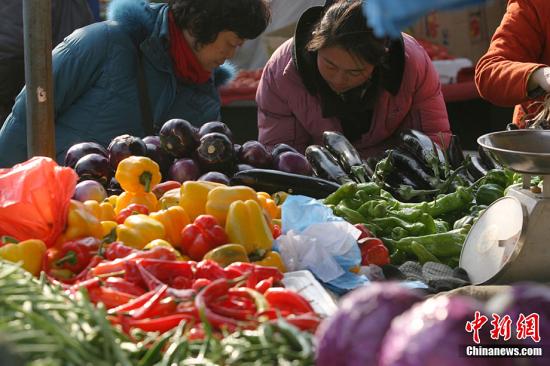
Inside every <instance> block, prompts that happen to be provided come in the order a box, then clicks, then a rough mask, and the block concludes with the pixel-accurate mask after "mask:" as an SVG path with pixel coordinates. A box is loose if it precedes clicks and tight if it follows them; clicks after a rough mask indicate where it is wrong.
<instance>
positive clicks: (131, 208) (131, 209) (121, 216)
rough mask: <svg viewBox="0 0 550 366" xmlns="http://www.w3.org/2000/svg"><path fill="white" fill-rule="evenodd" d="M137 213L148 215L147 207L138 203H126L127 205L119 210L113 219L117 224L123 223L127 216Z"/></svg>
mask: <svg viewBox="0 0 550 366" xmlns="http://www.w3.org/2000/svg"><path fill="white" fill-rule="evenodd" d="M139 214H143V215H149V208H148V207H147V206H145V205H142V204H140V203H132V204H131V205H128V207H125V208H123V209H122V210H120V212H119V213H118V215H116V218H115V220H116V222H117V224H124V221H125V220H126V219H127V218H128V216H131V215H139Z"/></svg>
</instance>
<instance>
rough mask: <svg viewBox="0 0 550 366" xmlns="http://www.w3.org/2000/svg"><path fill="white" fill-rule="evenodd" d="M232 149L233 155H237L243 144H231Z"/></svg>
mask: <svg viewBox="0 0 550 366" xmlns="http://www.w3.org/2000/svg"><path fill="white" fill-rule="evenodd" d="M233 150H234V151H235V156H237V157H238V156H239V155H240V154H241V151H242V150H243V145H241V144H233Z"/></svg>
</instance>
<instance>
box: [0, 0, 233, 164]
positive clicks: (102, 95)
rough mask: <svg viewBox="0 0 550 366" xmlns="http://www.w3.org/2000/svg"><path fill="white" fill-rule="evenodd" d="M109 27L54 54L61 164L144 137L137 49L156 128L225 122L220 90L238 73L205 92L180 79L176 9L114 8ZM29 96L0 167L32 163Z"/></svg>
mask: <svg viewBox="0 0 550 366" xmlns="http://www.w3.org/2000/svg"><path fill="white" fill-rule="evenodd" d="M109 19H110V20H108V21H105V22H101V23H95V24H91V25H89V26H86V27H84V28H81V29H78V30H76V31H75V32H74V33H72V34H71V35H70V36H68V37H67V38H66V39H65V40H64V41H63V42H62V43H61V44H59V45H58V46H57V47H56V48H55V49H54V51H53V56H52V57H53V61H52V62H53V82H54V94H55V95H54V108H55V144H56V145H55V146H56V155H57V156H56V159H57V161H58V162H59V163H61V162H63V159H64V157H65V153H66V151H67V150H68V149H69V147H71V146H72V145H73V144H75V143H78V142H82V141H94V142H97V143H99V144H101V145H103V146H108V144H109V143H110V141H111V140H112V138H113V137H116V136H118V135H122V134H130V135H134V136H143V135H144V130H143V128H142V120H141V110H140V104H139V92H138V86H137V85H138V82H137V57H138V56H137V55H138V54H137V47H138V46H139V47H140V49H141V51H142V53H143V67H144V72H145V77H146V80H147V84H148V85H147V86H148V94H149V100H150V104H151V109H152V113H153V119H154V121H155V127H156V128H157V129H158V128H160V126H161V125H162V124H163V123H164V122H165V121H167V120H168V119H171V118H183V119H186V120H188V121H189V122H191V123H192V124H194V125H196V126H200V125H201V124H203V123H205V122H208V121H213V120H217V119H219V114H220V97H219V94H218V90H217V86H219V85H220V84H222V83H224V82H226V81H227V80H228V79H229V77H230V76H231V73H232V70H231V68H228V67H225V68H224V67H222V68H220V69H217V70H216V72H214V73H213V76H212V77H211V78H210V80H209V81H208V82H206V83H205V84H200V85H194V84H184V83H183V82H182V81H180V80H178V79H176V76H175V74H174V70H173V67H172V61H171V59H170V56H169V52H168V42H169V40H168V37H169V32H168V6H167V5H165V4H149V3H148V2H146V1H143V0H142V1H136V0H114V1H113V2H112V3H111V7H110V9H109ZM25 103H26V89H25V88H23V90H22V91H21V93H20V94H19V95H18V96H17V99H16V102H15V105H14V107H13V110H12V113H11V114H10V115H9V116H8V118H7V119H6V122H5V123H4V126H3V127H2V129H1V130H0V167H10V166H12V165H14V164H16V163H19V162H21V161H24V160H26V159H27V137H26V111H25Z"/></svg>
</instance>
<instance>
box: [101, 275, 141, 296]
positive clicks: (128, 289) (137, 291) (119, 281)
mask: <svg viewBox="0 0 550 366" xmlns="http://www.w3.org/2000/svg"><path fill="white" fill-rule="evenodd" d="M96 278H97V277H96ZM105 285H106V286H107V287H110V288H112V289H115V290H117V291H121V292H125V293H127V294H130V295H134V296H141V295H143V294H144V293H145V290H144V289H143V288H141V287H139V286H136V285H135V284H133V283H132V282H130V281H126V280H125V279H123V278H120V277H109V278H107V279H106V280H105Z"/></svg>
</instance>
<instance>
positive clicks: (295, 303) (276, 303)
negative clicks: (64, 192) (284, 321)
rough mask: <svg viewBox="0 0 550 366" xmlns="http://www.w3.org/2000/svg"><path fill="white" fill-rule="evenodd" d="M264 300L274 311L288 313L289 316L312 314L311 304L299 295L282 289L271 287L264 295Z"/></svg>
mask: <svg viewBox="0 0 550 366" xmlns="http://www.w3.org/2000/svg"><path fill="white" fill-rule="evenodd" d="M264 296H265V299H266V300H267V302H268V303H269V305H271V306H272V307H274V308H275V309H278V310H284V311H288V312H290V313H291V314H305V313H313V312H314V310H313V308H312V307H311V304H310V303H309V302H308V301H307V300H306V299H304V298H303V297H302V296H301V295H300V294H298V293H297V292H294V291H292V290H288V289H286V288H282V287H272V288H270V289H268V290H267V291H266V292H265V294H264Z"/></svg>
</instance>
